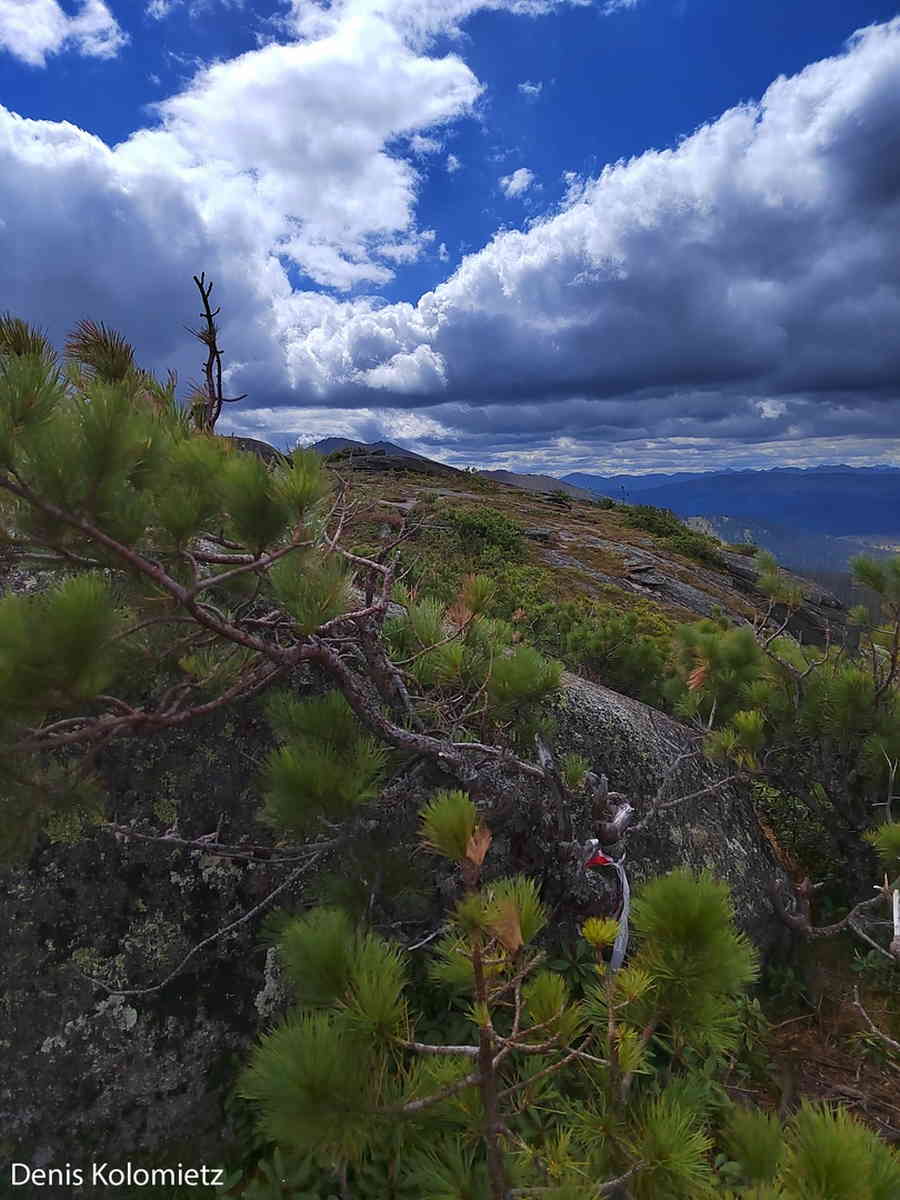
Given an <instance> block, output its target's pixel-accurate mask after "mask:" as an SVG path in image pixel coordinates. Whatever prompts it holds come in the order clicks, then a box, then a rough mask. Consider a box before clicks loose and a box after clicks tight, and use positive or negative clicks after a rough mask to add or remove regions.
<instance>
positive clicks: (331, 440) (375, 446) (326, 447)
mask: <svg viewBox="0 0 900 1200" xmlns="http://www.w3.org/2000/svg"><path fill="white" fill-rule="evenodd" d="M306 449H307V450H315V451H316V453H317V454H322V455H325V454H334V452H335V450H359V452H360V453H361V454H372V453H373V451H381V452H382V453H384V454H390V455H392V456H395V457H399V458H422V459H424V456H423V455H421V454H414V453H413V451H412V450H405V449H404V448H403V447H402V446H398V445H396V444H395V443H394V442H355V441H354V440H353V438H345V437H328V438H322V440H321V441H319V442H313V444H312V445H311V446H307V447H306ZM424 461H430V460H427V459H425V460H424Z"/></svg>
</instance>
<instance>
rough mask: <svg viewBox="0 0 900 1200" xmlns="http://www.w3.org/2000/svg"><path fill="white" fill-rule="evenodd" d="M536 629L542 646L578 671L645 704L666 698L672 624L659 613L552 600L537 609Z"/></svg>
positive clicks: (533, 627)
mask: <svg viewBox="0 0 900 1200" xmlns="http://www.w3.org/2000/svg"><path fill="white" fill-rule="evenodd" d="M530 628H531V633H532V637H533V639H534V641H535V644H536V645H538V646H539V647H540V649H542V650H543V651H544V652H545V653H548V654H553V655H558V656H559V657H560V658H561V659H562V660H563V661H564V662H565V663H566V664H567V665H569V666H570V667H571V668H572V669H573V670H576V671H582V672H586V673H588V674H590V675H591V676H593V677H595V678H596V679H597V680H599V682H600V683H603V684H605V685H606V686H607V687H610V688H612V689H613V690H614V691H617V692H622V693H623V694H624V695H626V696H634V697H635V698H636V699H638V700H643V701H644V702H645V703H648V704H658V703H660V702H661V701H662V699H663V691H662V687H663V681H664V678H665V670H666V663H667V660H668V655H669V646H670V638H671V626H670V625H669V624H668V622H667V621H666V620H665V618H664V617H661V615H660V614H659V613H658V611H653V610H651V609H649V608H648V607H644V608H642V609H640V610H638V611H635V612H621V611H620V610H618V609H616V608H614V607H613V606H612V605H608V604H600V603H597V602H593V603H592V602H589V601H581V602H578V601H564V602H562V603H559V604H549V603H548V604H543V605H539V606H538V607H537V608H536V609H535V610H534V611H533V613H532V616H531V620H530Z"/></svg>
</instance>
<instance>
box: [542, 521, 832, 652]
mask: <svg viewBox="0 0 900 1200" xmlns="http://www.w3.org/2000/svg"><path fill="white" fill-rule="evenodd" d="M547 532H548V533H550V532H552V531H547ZM555 534H556V537H555V542H556V544H557V545H559V546H560V547H561V551H562V552H561V551H559V550H550V549H546V550H543V551H542V552H543V557H544V561H545V562H546V563H547V564H548V566H553V567H569V568H572V569H575V570H578V571H579V572H580V573H581V574H583V575H584V576H586V577H587V578H588V579H594V580H596V582H597V583H598V584H599V585H601V587H606V588H610V587H615V588H621V589H622V590H623V591H626V592H632V593H635V594H637V595H645V596H647V597H649V598H651V599H653V600H655V601H657V603H660V604H663V605H667V606H669V605H670V606H675V607H677V608H679V609H681V610H682V611H687V612H691V613H696V614H697V616H698V617H710V616H713V615H715V614H716V613H722V614H724V615H725V616H726V617H728V618H729V620H731V621H732V622H733V623H734V624H736V625H746V624H749V618H748V613H752V612H753V610H754V609H756V610H762V609H764V608H765V607H766V605H767V603H768V600H767V597H766V596H765V595H764V594H763V593H762V592H761V591H760V589H759V587H758V585H757V581H758V579H759V571H758V570H757V568H756V566H755V564H754V562H753V559H752V558H747V557H746V556H745V555H742V554H733V553H730V552H728V551H726V550H725V549H724V548H722V549H720V550H718V551H717V553H718V554H719V558H720V560H721V566H708V565H706V564H705V563H699V562H696V563H691V565H690V567H689V568H688V567H685V566H682V565H680V564H678V563H676V562H675V561H673V557H672V555H671V554H668V555H667V554H664V553H662V552H658V551H656V550H651V549H648V548H646V547H643V546H635V545H631V544H626V543H624V542H617V541H613V540H612V539H611V538H604V537H600V536H596V535H586V534H584V533H582V532H580V531H579V532H578V533H576V534H572V533H568V532H567V531H566V530H564V529H560V530H556V531H555ZM548 540H549V539H548ZM580 550H586V551H587V552H588V553H587V554H584V555H579V551H580ZM592 550H600V551H602V552H605V553H606V554H608V555H611V556H614V557H615V558H616V560H617V571H616V574H611V573H610V572H608V571H607V572H604V571H598V570H597V569H596V568H595V567H593V566H591V565H590V561H591V559H590V552H591V551H592ZM779 573H780V575H781V577H782V579H783V580H784V582H785V583H786V584H789V585H791V586H793V587H796V588H797V589H798V590H799V591H800V594H801V603H800V605H799V607H797V608H796V609H795V610H793V611H792V612H791V613H790V614H788V612H787V611H786V610H785V609H784V608H783V607H782V606H780V605H776V606H775V609H774V610H773V612H772V615H771V620H770V622H769V624H770V626H771V627H772V628H775V627H777V626H779V625H781V623H782V621H784V620H785V618H787V626H786V628H787V630H788V632H789V633H791V634H793V635H794V637H796V638H798V639H799V640H800V641H802V642H805V643H814V644H816V645H823V644H824V643H825V642H826V641H827V640H829V639H830V640H831V641H832V642H833V643H836V644H841V643H842V642H843V640H844V639H845V638H846V637H847V636H848V630H849V625H848V614H847V609H846V607H845V606H844V605H843V604H842V603H841V601H840V600H838V599H837V597H836V596H833V595H832V594H831V592H829V591H828V590H827V589H826V588H823V587H821V586H820V585H819V584H817V583H814V582H813V581H812V580H810V579H804V578H803V577H802V576H800V575H793V574H791V573H790V572H789V571H784V570H781V571H780V572H779ZM685 576H687V578H685ZM745 598H746V600H749V601H750V602H751V603H750V605H747V604H746V603H745V602H744V601H745Z"/></svg>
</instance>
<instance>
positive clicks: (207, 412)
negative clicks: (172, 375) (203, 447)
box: [185, 271, 247, 433]
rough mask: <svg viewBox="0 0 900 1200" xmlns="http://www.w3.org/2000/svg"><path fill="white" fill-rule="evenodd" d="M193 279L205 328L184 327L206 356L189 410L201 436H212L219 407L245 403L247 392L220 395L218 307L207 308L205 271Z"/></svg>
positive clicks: (220, 356) (208, 290)
mask: <svg viewBox="0 0 900 1200" xmlns="http://www.w3.org/2000/svg"><path fill="white" fill-rule="evenodd" d="M193 279H194V283H196V285H197V287H198V288H199V289H200V295H201V296H202V297H203V312H202V313H201V314H200V315H201V317H203V319H204V320H205V321H206V328H205V329H191V327H190V326H189V325H186V326H185V329H187V331H188V333H192V334H193V335H194V337H195V338H198V339H199V340H200V341H201V342H202V343H203V344H204V346H206V348H207V351H208V354H207V358H206V362H205V364H204V367H203V372H204V374H205V376H206V384H205V386H196V387H195V388H194V391H193V392H192V398H193V404H192V411H193V412H194V413H195V414H196V415H195V421H196V424H197V428H198V429H200V430H202V432H204V433H212V432H213V431H214V429H215V426H216V421H218V419H219V414H220V413H221V411H222V405H223V404H236V403H237V402H238V401H239V400H246V399H247V393H246V392H245V393H244V394H243V395H241V396H223V395H222V351H221V350H220V349H219V344H218V334H219V328H218V326H217V325H216V323H215V317H217V316H218V314H219V313H220V312H221V307H219V308H216V309H212V308H210V304H209V297H210V293H211V292H212V289H213V285H212V280H210V281H209V283H207V282H206V272H205V271H201V272H200V274H199V275H194V276H193Z"/></svg>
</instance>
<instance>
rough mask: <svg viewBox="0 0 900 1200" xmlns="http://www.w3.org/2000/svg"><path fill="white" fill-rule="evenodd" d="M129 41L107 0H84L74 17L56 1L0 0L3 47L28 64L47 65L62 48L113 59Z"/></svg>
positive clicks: (0, 26)
mask: <svg viewBox="0 0 900 1200" xmlns="http://www.w3.org/2000/svg"><path fill="white" fill-rule="evenodd" d="M127 42H128V35H127V34H126V33H124V32H123V31H122V29H121V28H120V27H119V24H118V22H117V21H116V19H115V17H114V16H113V15H112V13H111V12H110V11H109V8H108V7H107V6H106V4H105V3H104V0H81V4H80V6H79V9H78V12H77V13H75V15H74V16H69V15H68V14H67V13H66V12H65V11H64V10H63V8H62V6H61V5H60V4H58V3H57V0H0V49H3V50H6V51H7V52H8V53H9V54H12V55H13V57H15V58H18V59H20V60H21V61H22V62H24V63H28V64H29V66H33V67H43V66H46V62H47V56H48V55H49V54H59V53H60V52H61V51H63V50H74V51H75V52H76V53H78V54H83V55H86V56H88V57H91V58H114V57H115V56H116V55H117V54H118V52H119V51H120V50H121V49H122V47H123V46H124V45H126V44H127Z"/></svg>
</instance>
